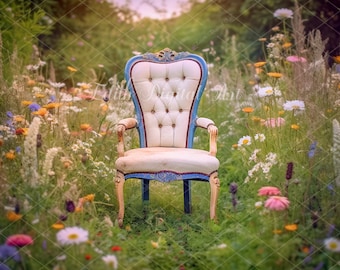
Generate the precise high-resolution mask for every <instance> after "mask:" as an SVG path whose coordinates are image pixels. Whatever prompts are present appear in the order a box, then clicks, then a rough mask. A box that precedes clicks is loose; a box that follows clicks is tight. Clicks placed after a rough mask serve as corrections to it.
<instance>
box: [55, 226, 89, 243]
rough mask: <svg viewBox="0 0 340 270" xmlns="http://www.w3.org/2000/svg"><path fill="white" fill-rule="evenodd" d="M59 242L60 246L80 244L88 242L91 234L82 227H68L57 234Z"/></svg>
mask: <svg viewBox="0 0 340 270" xmlns="http://www.w3.org/2000/svg"><path fill="white" fill-rule="evenodd" d="M56 236H57V241H58V243H59V244H60V245H62V246H65V245H72V244H76V245H77V244H80V243H84V242H86V241H88V239H89V232H88V231H87V230H84V229H82V228H80V227H67V228H65V229H63V230H60V231H59V232H58V233H57V235H56Z"/></svg>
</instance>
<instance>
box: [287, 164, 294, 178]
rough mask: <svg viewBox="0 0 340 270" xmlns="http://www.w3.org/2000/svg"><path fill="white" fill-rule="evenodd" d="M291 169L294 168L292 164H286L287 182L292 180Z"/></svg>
mask: <svg viewBox="0 0 340 270" xmlns="http://www.w3.org/2000/svg"><path fill="white" fill-rule="evenodd" d="M293 167H294V163H293V162H288V163H287V170H286V179H287V180H290V179H292V176H293Z"/></svg>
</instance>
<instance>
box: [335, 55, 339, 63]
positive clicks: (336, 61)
mask: <svg viewBox="0 0 340 270" xmlns="http://www.w3.org/2000/svg"><path fill="white" fill-rule="evenodd" d="M333 60H334V62H335V63H337V64H340V55H337V56H334V57H333Z"/></svg>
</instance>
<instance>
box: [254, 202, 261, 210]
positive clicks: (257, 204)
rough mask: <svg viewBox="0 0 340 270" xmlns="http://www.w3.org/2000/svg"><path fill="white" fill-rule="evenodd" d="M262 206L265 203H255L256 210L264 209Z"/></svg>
mask: <svg viewBox="0 0 340 270" xmlns="http://www.w3.org/2000/svg"><path fill="white" fill-rule="evenodd" d="M262 205H263V202H261V201H258V202H256V203H255V208H256V209H259V208H261V207H262Z"/></svg>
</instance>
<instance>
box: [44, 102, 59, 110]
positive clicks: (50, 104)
mask: <svg viewBox="0 0 340 270" xmlns="http://www.w3.org/2000/svg"><path fill="white" fill-rule="evenodd" d="M61 105H62V103H56V102H51V103H48V104H46V105H44V106H43V107H44V108H46V109H55V108H58V107H60V106H61Z"/></svg>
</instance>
